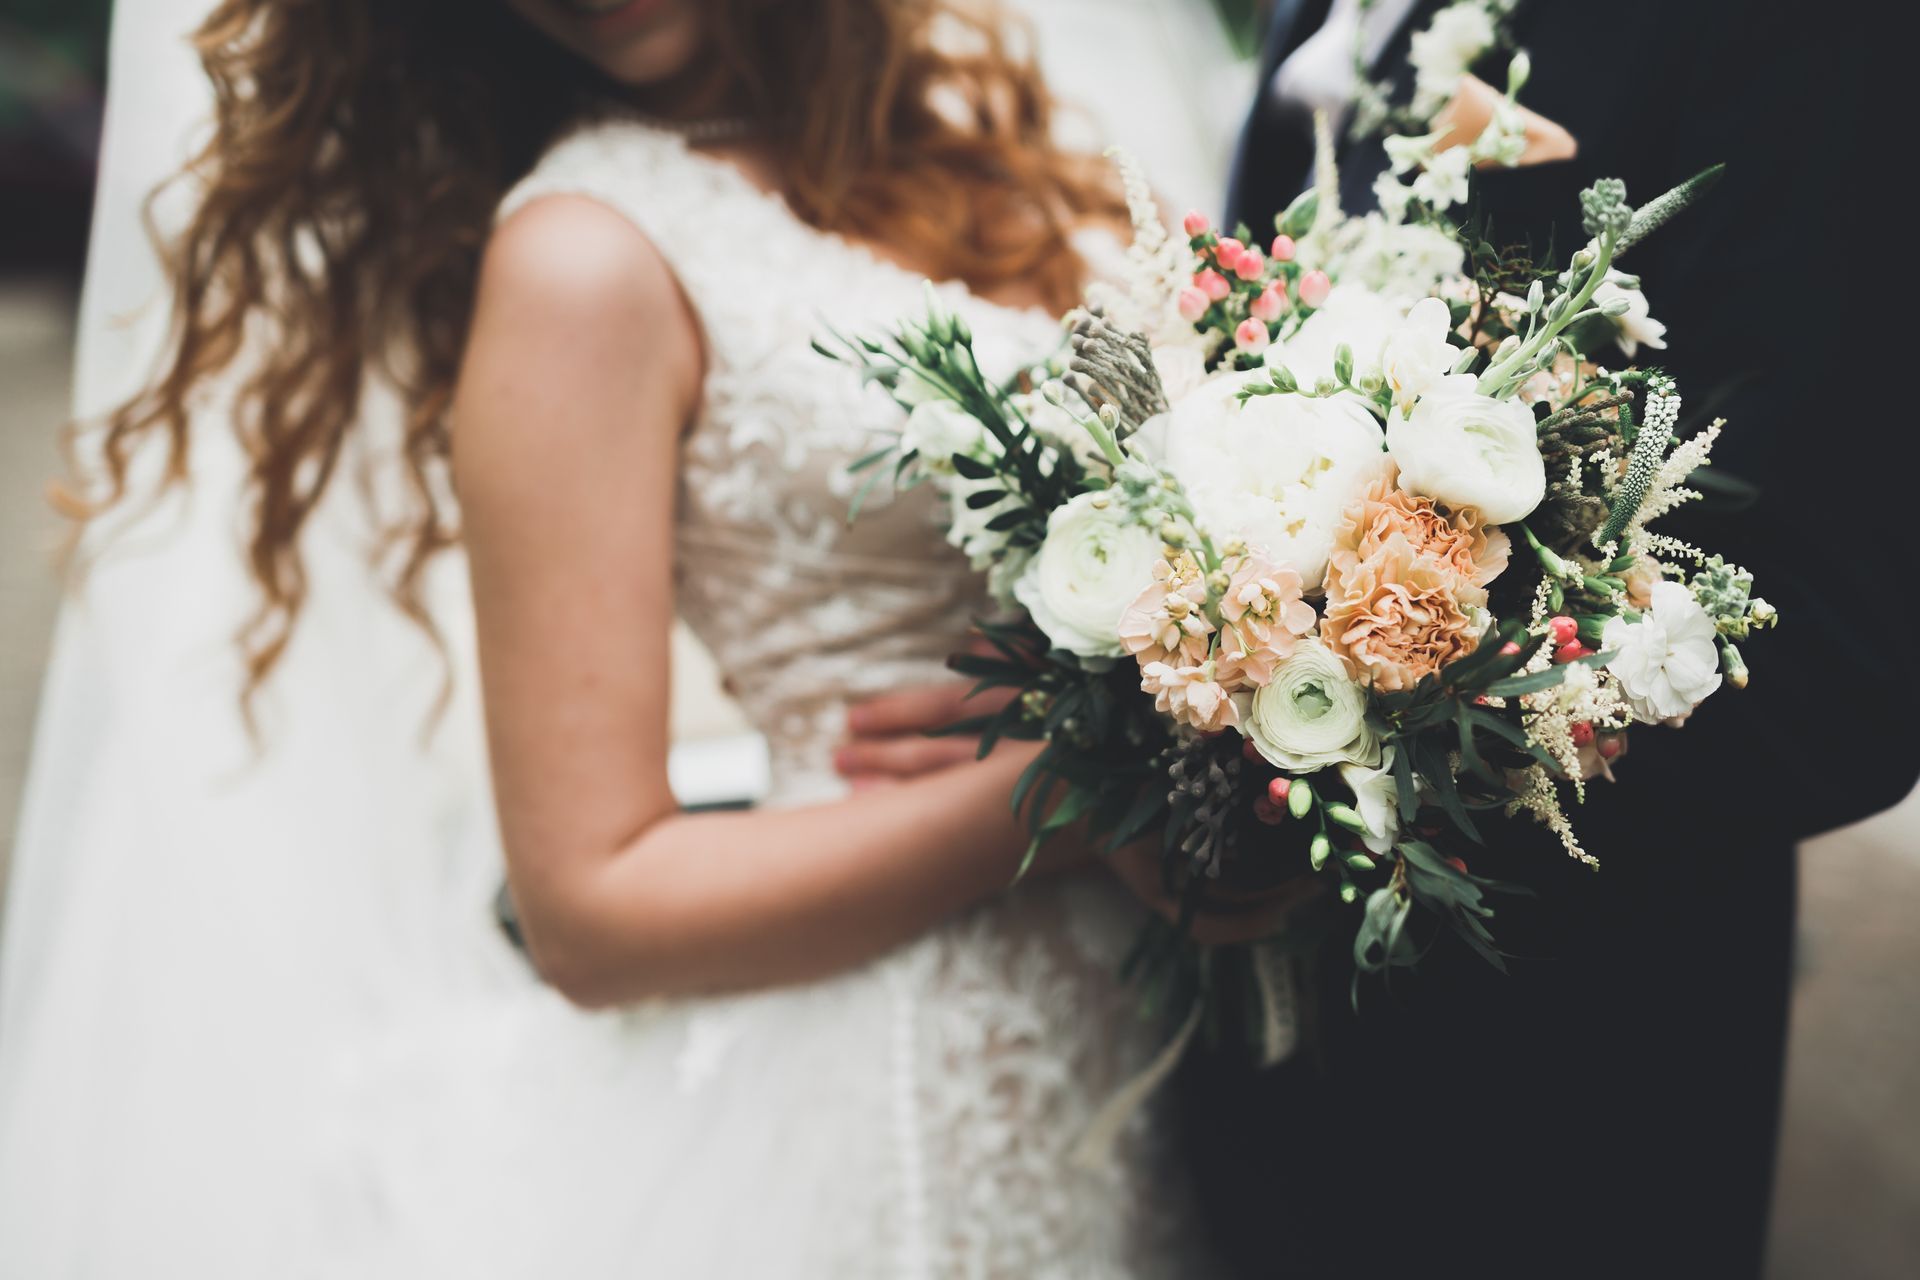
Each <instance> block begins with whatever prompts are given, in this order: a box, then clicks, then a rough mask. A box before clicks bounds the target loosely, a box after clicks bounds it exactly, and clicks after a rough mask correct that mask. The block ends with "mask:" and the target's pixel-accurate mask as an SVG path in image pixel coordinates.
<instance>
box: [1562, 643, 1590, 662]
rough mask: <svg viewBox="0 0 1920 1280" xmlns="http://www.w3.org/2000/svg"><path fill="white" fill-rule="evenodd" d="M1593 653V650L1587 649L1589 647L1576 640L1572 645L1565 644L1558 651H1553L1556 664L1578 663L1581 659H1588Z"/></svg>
mask: <svg viewBox="0 0 1920 1280" xmlns="http://www.w3.org/2000/svg"><path fill="white" fill-rule="evenodd" d="M1592 653H1593V650H1591V649H1589V648H1587V646H1585V645H1583V644H1581V643H1580V642H1579V641H1578V640H1575V641H1574V642H1573V643H1572V644H1563V645H1561V646H1560V647H1559V648H1558V649H1555V650H1554V651H1553V660H1554V661H1555V662H1578V661H1579V660H1580V659H1582V658H1585V657H1588V656H1589V655H1591V654H1592Z"/></svg>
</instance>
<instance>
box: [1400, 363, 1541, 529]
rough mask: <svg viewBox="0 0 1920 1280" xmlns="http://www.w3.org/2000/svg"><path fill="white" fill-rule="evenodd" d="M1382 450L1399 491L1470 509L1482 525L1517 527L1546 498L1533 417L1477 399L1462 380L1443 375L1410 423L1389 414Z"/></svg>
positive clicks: (1519, 408)
mask: <svg viewBox="0 0 1920 1280" xmlns="http://www.w3.org/2000/svg"><path fill="white" fill-rule="evenodd" d="M1387 449H1388V451H1389V452H1391V453H1392V454H1393V460H1394V461H1395V462H1396V463H1398V464H1399V467H1400V487H1401V488H1403V489H1405V490H1407V491H1408V492H1409V493H1417V494H1422V495H1424V496H1426V497H1429V498H1434V499H1436V500H1438V501H1440V502H1444V503H1446V504H1447V505H1448V506H1451V507H1473V508H1475V509H1476V510H1478V511H1479V513H1480V517H1481V519H1482V520H1484V521H1486V522H1487V523H1488V524H1507V523H1509V522H1511V521H1514V520H1523V519H1525V518H1526V517H1527V516H1528V515H1529V514H1530V513H1531V512H1532V511H1533V509H1534V508H1535V507H1537V506H1539V505H1540V500H1541V499H1542V498H1543V497H1545V496H1546V492H1547V467H1546V463H1545V462H1544V461H1542V460H1541V457H1540V445H1539V442H1538V436H1537V433H1536V432H1535V429H1534V422H1533V412H1532V411H1531V410H1530V409H1528V408H1527V406H1526V405H1524V404H1522V403H1521V402H1519V401H1518V400H1496V399H1494V398H1493V397H1491V396H1483V395H1481V394H1480V393H1479V392H1478V391H1477V390H1475V380H1474V378H1473V377H1472V376H1470V375H1467V374H1448V375H1447V376H1446V377H1444V378H1442V379H1440V382H1439V384H1438V385H1437V386H1435V387H1434V388H1433V389H1432V390H1430V391H1428V392H1427V393H1426V394H1425V395H1423V396H1421V397H1420V399H1419V401H1418V403H1416V404H1415V405H1414V406H1413V413H1412V414H1411V415H1409V416H1407V417H1404V418H1403V417H1401V416H1400V415H1399V414H1394V415H1393V416H1392V417H1391V418H1390V419H1389V420H1388V423H1387Z"/></svg>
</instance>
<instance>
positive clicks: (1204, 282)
mask: <svg viewBox="0 0 1920 1280" xmlns="http://www.w3.org/2000/svg"><path fill="white" fill-rule="evenodd" d="M1193 287H1194V288H1196V289H1198V290H1199V291H1200V292H1201V293H1204V294H1206V295H1207V297H1208V298H1209V299H1210V300H1212V301H1214V302H1218V301H1220V299H1222V298H1224V297H1226V296H1227V295H1228V294H1229V293H1232V292H1233V286H1232V285H1230V284H1228V283H1227V278H1226V277H1225V276H1223V275H1221V274H1220V273H1219V272H1218V271H1215V270H1214V269H1213V268H1212V267H1208V268H1207V269H1206V270H1204V271H1197V272H1195V273H1194V277H1193Z"/></svg>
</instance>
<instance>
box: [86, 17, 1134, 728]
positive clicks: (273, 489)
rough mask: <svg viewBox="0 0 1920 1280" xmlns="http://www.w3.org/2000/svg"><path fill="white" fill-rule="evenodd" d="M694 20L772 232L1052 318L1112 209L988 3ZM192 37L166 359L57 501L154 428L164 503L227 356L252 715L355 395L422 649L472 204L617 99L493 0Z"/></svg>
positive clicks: (113, 472)
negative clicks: (404, 512) (752, 132)
mask: <svg viewBox="0 0 1920 1280" xmlns="http://www.w3.org/2000/svg"><path fill="white" fill-rule="evenodd" d="M706 12H707V15H708V19H709V20H708V24H707V31H708V35H707V45H708V48H707V54H708V57H709V60H710V61H711V62H712V63H713V64H714V66H715V74H716V76H717V77H721V78H722V80H721V82H722V83H723V84H724V88H725V93H726V98H727V103H728V114H729V115H730V116H735V115H738V116H743V117H745V118H747V119H748V120H750V121H752V122H753V123H754V124H755V125H756V126H757V127H758V128H759V129H760V130H761V131H762V132H763V133H764V134H765V135H767V136H778V137H779V138H780V140H781V142H782V145H781V146H780V147H778V148H775V149H774V150H775V151H776V153H777V154H775V155H774V156H773V157H772V158H773V160H774V163H775V164H776V166H777V175H778V180H779V183H780V186H781V188H782V190H783V194H784V195H785V197H786V199H787V201H788V203H789V204H790V205H791V206H792V208H793V210H794V212H795V213H796V214H797V215H798V216H800V217H801V218H803V219H805V220H806V221H808V222H809V223H812V224H813V225H815V226H817V227H820V228H822V229H824V230H828V231H834V232H839V233H842V234H846V235H849V236H852V237H857V238H867V239H875V240H882V239H883V240H884V241H885V242H887V243H888V244H889V245H892V246H895V247H897V248H899V249H900V250H902V251H903V252H905V253H906V254H908V255H910V256H911V257H912V258H913V259H914V260H915V261H916V262H918V263H921V264H924V265H925V267H926V268H927V270H928V271H929V272H931V273H932V274H934V275H936V276H940V277H944V278H955V279H960V280H964V281H966V282H967V283H968V284H970V285H972V286H974V287H975V288H981V289H991V288H993V287H995V286H1001V285H1005V284H1008V283H1011V282H1016V281H1019V282H1025V283H1027V284H1029V285H1036V286H1038V287H1039V288H1040V289H1041V290H1042V291H1043V292H1044V294H1045V296H1046V297H1047V298H1048V299H1049V300H1050V301H1051V302H1053V303H1055V304H1057V305H1058V306H1059V307H1061V308H1062V309H1064V308H1065V307H1066V306H1068V305H1070V304H1071V302H1072V301H1073V299H1074V296H1075V295H1076V293H1077V291H1078V289H1079V286H1080V279H1079V276H1080V270H1081V268H1080V264H1079V261H1078V259H1077V258H1076V257H1075V255H1074V254H1073V253H1072V251H1071V249H1070V248H1069V243H1068V241H1069V236H1070V234H1071V233H1072V231H1073V230H1074V229H1075V228H1076V227H1077V226H1079V225H1080V224H1082V223H1084V222H1086V221H1088V220H1089V219H1105V218H1117V217H1120V216H1123V210H1124V205H1123V204H1122V203H1121V201H1120V198H1119V195H1118V191H1117V188H1116V184H1115V183H1114V180H1113V178H1112V175H1111V173H1110V171H1109V170H1108V168H1107V166H1106V165H1105V164H1104V163H1103V162H1101V161H1099V160H1097V159H1096V158H1094V157H1090V156H1085V155H1081V154H1077V153H1072V152H1068V151H1065V150H1063V149H1062V148H1061V147H1060V146H1059V145H1057V144H1056V142H1055V140H1054V138H1053V136H1052V132H1051V130H1052V123H1053V120H1052V117H1053V110H1054V109H1053V104H1052V101H1051V99H1050V98H1049V96H1048V93H1047V90H1046V87H1045V85H1044V84H1043V83H1042V81H1041V79H1040V77H1039V75H1038V73H1037V71H1036V70H1035V69H1034V67H1033V65H1032V63H1031V61H1030V60H1029V59H1027V58H1026V57H1024V56H1021V55H1018V54H1016V52H1015V51H1014V50H1013V48H1012V47H1011V46H1010V44H1009V42H1008V39H1007V36H1006V33H1005V28H1004V25H1003V22H1002V19H1001V17H1000V15H999V14H998V13H997V11H995V10H993V9H992V8H986V9H981V10H974V9H962V8H959V7H957V6H956V5H955V4H954V3H950V2H948V0H806V2H802V0H711V2H710V3H709V5H708V6H707V10H706ZM194 42H195V47H196V49H197V50H198V52H199V55H200V58H201V61H202V63H203V65H204V66H205V68H206V72H207V75H208V77H209V78H210V79H211V81H212V83H213V89H214V101H215V115H214V126H215V127H214V130H213V133H212V137H211V140H210V141H209V142H208V143H207V144H206V146H205V147H204V149H203V150H201V152H200V153H199V154H198V155H197V156H196V157H195V158H194V160H193V161H192V162H191V164H190V165H189V166H188V168H187V170H186V171H185V173H184V174H183V175H182V177H183V178H185V179H187V180H189V181H193V182H195V183H196V184H197V185H198V188H199V193H200V194H199V201H198V205H197V209H196V211H195V213H194V214H193V216H192V217H191V219H190V220H189V222H188V223H187V225H186V227H185V230H184V232H183V233H182V234H181V235H180V236H179V237H178V238H177V239H176V240H175V241H174V242H173V243H172V244H171V245H169V246H166V249H165V252H166V255H167V268H168V272H169V274H170V276H171V280H172V284H173V288H174V291H175V292H174V316H173V328H172V336H171V338H170V346H169V348H168V352H167V356H166V359H165V363H164V364H163V366H162V367H161V370H160V372H159V373H158V376H157V378H156V380H155V381H154V382H153V383H152V384H151V385H150V386H149V387H148V388H147V389H146V390H145V391H143V392H142V393H141V394H139V395H138V396H136V397H135V398H134V399H133V400H132V401H130V402H129V403H127V404H125V405H123V406H121V407H120V408H119V409H117V410H116V411H115V412H114V413H112V414H111V415H110V416H109V417H108V418H107V420H106V422H105V424H104V434H103V440H102V452H101V457H102V459H103V462H104V471H105V476H104V480H105V485H104V489H103V490H102V491H101V492H99V493H98V494H96V496H95V497H94V499H92V500H88V499H84V498H82V497H81V496H79V491H78V490H77V489H72V488H70V489H69V490H68V491H67V493H66V502H65V505H66V506H67V509H68V510H69V512H70V514H73V515H75V516H76V517H77V518H80V519H86V518H89V517H90V516H92V515H95V514H98V513H99V512H101V511H103V510H105V509H106V508H107V507H109V506H112V505H113V504H115V503H117V502H119V501H121V500H122V499H123V498H124V497H125V496H126V493H127V490H128V487H129V486H128V471H129V464H130V460H131V457H132V453H133V450H134V448H135V446H136V445H137V444H138V443H139V442H141V441H142V440H144V439H146V438H149V437H153V436H156V435H158V436H161V437H164V440H165V446H166V449H167V469H166V473H165V475H166V483H168V484H172V483H175V482H177V481H179V480H180V479H182V478H183V477H184V476H185V475H186V468H187V452H188V437H189V421H190V417H191V410H192V404H193V401H194V398H195V396H196V393H197V392H198V391H199V390H200V389H201V388H202V387H203V386H204V384H205V383H206V382H207V381H208V380H209V379H210V378H212V377H213V376H215V375H217V374H220V373H222V372H223V371H227V370H229V369H230V368H232V367H233V366H234V365H235V363H236V360H237V359H238V357H239V356H240V354H241V352H242V350H243V348H244V349H245V350H246V352H247V359H246V360H245V361H243V362H241V370H242V372H243V375H244V376H243V377H241V378H240V379H238V385H237V388H236V395H235V400H234V410H233V413H234V417H233V428H234V430H235V431H236V432H237V434H238V435H239V438H240V440H241V442H242V445H243V447H244V449H245V451H246V456H247V457H248V459H249V461H250V471H251V474H250V482H249V497H250V503H251V511H250V520H249V527H248V546H247V556H248V561H249V565H248V567H249V570H250V573H251V576H252V577H253V578H254V579H255V581H256V583H257V584H258V587H259V590H260V597H261V598H260V604H259V608H258V610H257V612H256V613H255V614H254V616H253V617H252V618H251V619H250V620H249V622H248V623H247V625H246V626H245V627H244V628H243V630H242V633H241V636H240V643H241V646H242V649H243V653H244V656H245V658H246V663H247V672H248V683H247V693H248V695H251V694H252V693H253V692H254V691H255V690H257V689H258V687H259V685H260V684H261V682H262V681H263V680H264V679H265V678H266V676H267V675H268V674H269V673H270V672H271V670H272V668H273V666H274V665H275V663H276V662H277V661H278V659H279V658H280V656H281V655H282V653H283V652H284V650H285V648H286V645H287V642H288V639H289V637H290V636H291V633H292V629H293V625H294V623H295V620H296V618H297V616H298V614H299V612H300V608H301V605H302V603H303V601H304V599H305V597H306V592H307V580H306V574H305V570H304V566H303V562H302V557H301V552H300V547H299V542H300V537H301V532H302V529H303V527H304V526H305V524H306V522H307V520H308V518H309V516H311V514H312V513H313V511H314V509H315V507H316V505H317V504H318V502H319V500H320V498H321V496H322V494H323V493H324V492H325V490H326V488H327V485H328V483H329V481H330V480H331V479H332V478H333V476H334V473H335V471H336V470H337V467H338V463H339V461H340V459H341V456H342V450H343V445H344V443H345V442H346V441H347V440H348V439H349V437H350V435H351V433H352V431H353V428H354V425H355V422H356V420H357V419H358V418H359V416H360V407H361V400H362V396H363V392H364V390H365V388H366V387H367V385H368V383H369V380H370V379H374V378H379V379H384V380H386V381H388V382H389V383H390V384H391V385H392V387H393V388H394V389H395V390H396V391H397V392H398V394H399V396H400V399H401V401H402V403H403V405H404V407H405V430H404V441H403V449H402V453H403V456H404V460H405V467H406V471H407V478H408V482H409V483H408V489H409V490H410V492H411V497H412V502H411V508H412V514H411V515H410V516H409V517H407V518H405V519H404V520H401V521H398V522H396V524H395V525H394V527H392V528H391V529H390V530H388V535H389V536H388V540H387V544H386V546H385V547H384V548H383V550H382V553H381V555H380V556H379V557H378V559H379V561H380V565H381V566H383V571H384V573H385V575H386V576H387V577H388V578H389V579H390V581H389V584H388V585H389V586H390V588H391V590H392V592H393V595H394V597H395V599H396V601H397V602H398V604H399V605H400V607H401V608H402V609H403V610H405V611H406V612H407V613H408V614H409V615H410V616H411V617H413V618H414V619H415V620H416V621H418V622H419V623H421V624H422V625H423V626H424V627H426V629H427V630H428V632H429V633H430V634H431V633H432V630H433V629H432V625H431V622H430V620H429V619H428V616H427V613H426V610H425V607H424V605H423V603H422V600H421V596H420V586H421V575H422V571H423V570H424V569H425V567H426V566H427V564H428V562H429V561H430V560H431V559H432V558H433V557H434V555H435V554H436V553H437V552H439V551H441V550H443V549H445V548H447V547H449V546H451V545H452V544H453V543H455V542H456V541H457V539H458V527H457V517H456V515H455V513H454V512H453V511H452V510H451V509H450V508H451V504H450V502H449V501H448V500H447V496H446V495H447V494H448V492H449V489H448V468H447V466H446V462H447V457H448V451H449V448H450V444H451V441H450V438H449V434H448V429H447V409H448V405H449V402H450V401H451V399H452V393H453V384H454V379H455V377H456V374H457V372H458V367H459V361H460V356H461V350H462V347H463V344H464V342H465V337H466V330H467V326H468V322H469V318H470V312H471V310H472V306H473V297H474V287H475V283H476V279H477V275H478V270H479V262H480V255H481V251H482V249H483V247H484V245H485V242H486V239H487V235H488V232H489V230H490V228H491V225H492V220H493V216H494V209H495V206H496V205H497V203H498V202H499V200H500V198H501V197H502V195H503V194H504V193H505V192H506V190H507V189H508V187H510V186H511V185H512V184H513V182H515V181H516V180H517V179H518V178H519V177H520V176H522V175H523V174H525V173H526V172H527V171H528V170H529V169H530V168H531V167H532V165H533V163H534V162H535V160H536V159H537V158H538V156H539V154H540V152H541V151H542V149H543V148H544V147H545V146H547V145H548V144H549V143H550V142H551V141H552V140H553V138H554V137H555V136H556V135H557V134H559V133H560V132H562V131H563V130H564V129H565V128H566V127H567V126H568V125H569V124H571V123H573V122H575V121H578V120H581V119H584V118H589V117H591V116H593V115H595V114H604V113H609V112H617V111H618V110H620V109H621V107H622V105H623V104H630V103H632V101H633V99H634V97H635V91H633V90H629V89H626V88H624V87H622V86H620V85H617V84H614V83H613V82H611V81H609V80H608V79H606V78H605V77H604V76H602V75H601V74H600V73H599V72H598V71H596V70H595V69H593V68H591V67H589V66H588V65H586V64H584V63H583V62H581V61H578V60H577V59H575V58H574V57H572V56H571V55H570V54H568V53H566V52H564V51H563V50H561V49H560V48H559V47H558V46H556V45H553V44H551V43H550V42H548V41H547V40H546V38H545V37H543V36H539V35H537V34H535V33H534V32H533V30H532V28H530V27H529V26H527V25H526V24H525V23H524V22H523V21H522V20H521V19H520V18H519V17H518V16H517V15H515V14H513V13H512V12H511V11H510V10H509V9H508V8H507V6H506V5H504V4H502V3H499V2H498V0H494V2H490V3H480V4H474V3H472V2H471V0H222V3H220V4H219V5H218V7H217V8H216V9H215V10H214V12H213V14H212V16H210V17H209V18H208V19H207V21H206V22H205V24H204V25H203V26H202V27H201V28H200V30H199V31H198V32H197V33H196V35H195V37H194ZM648 105H649V106H650V107H653V108H654V109H656V110H658V111H660V112H661V114H668V113H670V112H671V104H652V103H649V104H648ZM436 639H437V637H436Z"/></svg>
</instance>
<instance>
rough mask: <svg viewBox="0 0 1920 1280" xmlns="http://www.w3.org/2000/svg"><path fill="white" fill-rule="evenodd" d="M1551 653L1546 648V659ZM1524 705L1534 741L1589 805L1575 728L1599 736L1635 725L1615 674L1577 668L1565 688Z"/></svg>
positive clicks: (1573, 666)
mask: <svg viewBox="0 0 1920 1280" xmlns="http://www.w3.org/2000/svg"><path fill="white" fill-rule="evenodd" d="M1545 653H1546V650H1545V648H1544V647H1543V648H1542V649H1541V654H1542V655H1544V654H1545ZM1520 705H1521V709H1522V724H1523V726H1524V727H1525V729H1526V732H1527V738H1528V740H1529V741H1531V742H1533V743H1535V744H1536V745H1538V746H1539V747H1540V748H1541V749H1542V750H1544V751H1545V752H1546V753H1547V754H1548V755H1550V756H1552V757H1553V762H1554V763H1555V764H1557V765H1559V766H1560V772H1561V773H1563V774H1565V775H1566V776H1567V780H1568V781H1570V782H1572V783H1573V790H1574V794H1575V795H1576V796H1577V797H1578V798H1579V800H1580V802H1581V803H1582V804H1584V803H1586V799H1587V782H1586V762H1585V761H1583V760H1582V759H1581V758H1580V746H1579V744H1578V743H1576V742H1575V741H1574V737H1573V733H1574V729H1573V727H1574V726H1575V725H1577V724H1588V725H1592V726H1593V728H1594V730H1595V731H1596V732H1600V733H1606V732H1618V731H1621V730H1624V729H1626V728H1627V727H1628V726H1629V725H1631V724H1632V723H1633V707H1632V706H1631V705H1630V704H1629V703H1628V702H1627V698H1626V694H1625V693H1624V692H1622V690H1621V688H1620V682H1619V680H1618V679H1616V678H1615V677H1614V676H1613V674H1612V673H1611V672H1607V671H1596V670H1594V669H1593V668H1592V667H1589V666H1587V665H1586V664H1584V663H1573V664H1570V665H1569V666H1568V667H1567V670H1566V675H1565V676H1564V677H1562V679H1561V682H1560V683H1559V684H1557V685H1555V686H1554V687H1553V688H1551V689H1542V690H1540V691H1539V692H1537V693H1529V694H1526V695H1524V696H1523V697H1522V698H1521V699H1520Z"/></svg>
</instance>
